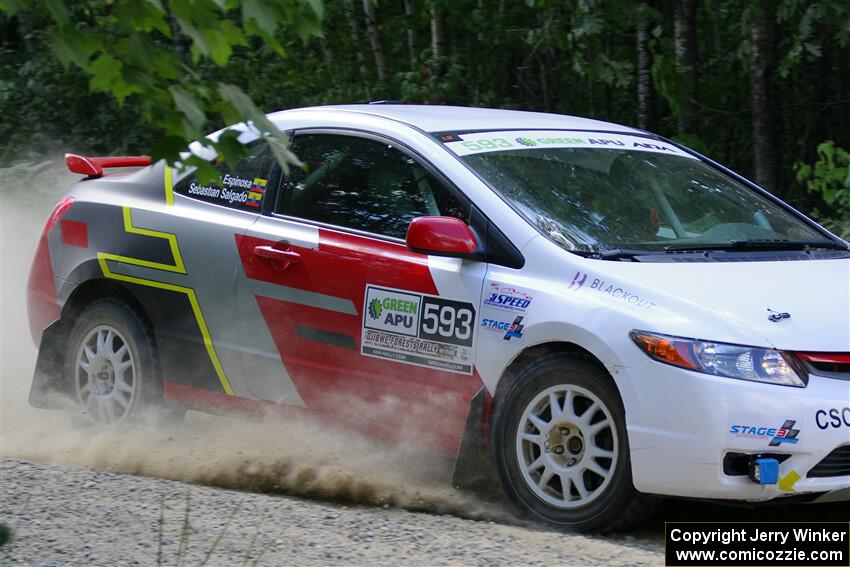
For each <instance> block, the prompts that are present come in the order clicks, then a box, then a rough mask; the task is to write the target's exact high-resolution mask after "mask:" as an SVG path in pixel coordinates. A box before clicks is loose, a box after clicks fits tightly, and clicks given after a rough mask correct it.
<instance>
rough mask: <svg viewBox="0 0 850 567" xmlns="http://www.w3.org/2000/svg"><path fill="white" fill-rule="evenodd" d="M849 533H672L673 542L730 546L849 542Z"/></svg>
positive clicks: (756, 530)
mask: <svg viewBox="0 0 850 567" xmlns="http://www.w3.org/2000/svg"><path fill="white" fill-rule="evenodd" d="M846 538H847V531H846V530H845V531H841V530H828V529H822V530H813V529H811V528H794V529H788V530H765V529H760V528H749V529H748V528H740V529H728V530H724V529H716V530H710V531H690V530H686V529H681V528H674V529H673V530H671V531H670V539H671V540H672V541H687V542H690V543H721V544H723V545H728V544H729V543H731V542H734V541H772V542H777V543H782V544H785V543H787V542H788V540H789V539H791V541H792V542H806V541H808V542H813V541H814V542H818V541H847V539H846Z"/></svg>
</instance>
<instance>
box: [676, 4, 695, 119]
mask: <svg viewBox="0 0 850 567" xmlns="http://www.w3.org/2000/svg"><path fill="white" fill-rule="evenodd" d="M696 8H697V4H696V0H678V1H677V2H676V3H675V8H674V11H673V36H674V44H675V49H676V73H678V75H679V80H680V81H681V91H680V97H679V98H680V100H679V113H678V116H677V119H678V132H679V135H683V134H692V133H693V132H694V129H695V126H696V117H695V110H694V109H695V104H694V103H695V102H696V25H695V21H696Z"/></svg>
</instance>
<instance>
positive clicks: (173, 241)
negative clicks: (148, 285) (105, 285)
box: [109, 207, 186, 274]
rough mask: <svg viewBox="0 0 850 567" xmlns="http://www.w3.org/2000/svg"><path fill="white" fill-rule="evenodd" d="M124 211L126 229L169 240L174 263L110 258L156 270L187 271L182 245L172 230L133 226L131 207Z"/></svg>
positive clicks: (120, 257) (132, 232)
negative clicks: (163, 230)
mask: <svg viewBox="0 0 850 567" xmlns="http://www.w3.org/2000/svg"><path fill="white" fill-rule="evenodd" d="M123 211H124V230H126V231H127V232H129V233H131V234H141V235H142V236H152V237H154V238H164V239H166V240H168V246H169V248H171V255H172V256H173V257H174V265H173V266H172V265H169V264H161V263H159V262H151V261H148V260H140V259H138V258H125V257H123V256H116V255H114V254H109V259H110V260H115V261H116V262H125V263H127V264H133V265H135V266H144V267H145V268H153V269H154V270H165V271H167V272H177V273H178V274H185V273H186V266H185V265H184V264H183V257H182V256H181V255H180V247H179V246H177V235H175V234H171V233H170V232H160V231H158V230H150V229H147V228H137V227H135V226H133V217H132V215H131V213H130V207H123Z"/></svg>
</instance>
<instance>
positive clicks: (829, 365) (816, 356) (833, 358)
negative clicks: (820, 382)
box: [797, 352, 850, 380]
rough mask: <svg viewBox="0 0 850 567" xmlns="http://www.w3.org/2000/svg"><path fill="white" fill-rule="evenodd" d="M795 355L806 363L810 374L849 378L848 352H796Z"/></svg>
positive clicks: (849, 357)
mask: <svg viewBox="0 0 850 567" xmlns="http://www.w3.org/2000/svg"><path fill="white" fill-rule="evenodd" d="M797 356H798V357H799V358H800V360H802V361H803V364H805V365H806V367H807V369H808V371H809V373H810V374H815V375H816V376H824V377H826V378H838V379H839V380H850V353H846V352H798V353H797Z"/></svg>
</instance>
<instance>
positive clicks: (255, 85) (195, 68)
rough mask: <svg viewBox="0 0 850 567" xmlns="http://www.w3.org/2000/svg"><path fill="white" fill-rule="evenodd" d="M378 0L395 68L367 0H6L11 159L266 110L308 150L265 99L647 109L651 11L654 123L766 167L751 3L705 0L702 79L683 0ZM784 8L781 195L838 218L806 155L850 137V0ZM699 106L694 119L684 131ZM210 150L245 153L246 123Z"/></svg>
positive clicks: (739, 162)
mask: <svg viewBox="0 0 850 567" xmlns="http://www.w3.org/2000/svg"><path fill="white" fill-rule="evenodd" d="M373 3H374V6H375V13H376V18H377V22H376V24H377V25H376V26H374V32H375V33H376V34H377V40H378V43H379V44H380V45H381V46H382V50H383V52H384V54H385V59H386V80H385V81H383V82H379V81H378V80H377V72H376V64H375V59H374V56H373V52H372V49H371V42H370V38H369V33H370V32H369V28H368V26H367V25H366V18H365V15H364V13H363V9H362V8H363V4H362V1H361V0H346V1H336V2H327V3H326V4H323V3H322V2H320V1H319V0H87V1H86V2H67V1H66V2H63V1H61V0H34V1H27V2H25V1H23V0H0V31H2V33H1V34H0V113H2V115H3V120H2V121H0V161H8V160H11V159H13V158H14V159H29V160H31V161H38V160H40V159H43V155H44V154H45V153H47V152H53V151H56V150H62V151H75V152H79V153H86V152H94V153H113V154H117V153H125V152H145V153H148V152H150V153H151V154H152V155H154V156H155V157H166V158H167V159H169V160H175V159H177V157H178V155H179V153H180V152H182V151H184V150H185V148H186V145H187V142H188V141H190V140H195V139H198V140H201V141H203V136H204V135H205V134H206V133H207V132H210V131H212V130H215V129H218V128H221V127H224V126H225V125H227V124H230V123H232V122H238V121H244V120H253V121H254V122H255V125H256V126H257V127H258V129H260V130H261V131H263V132H264V133H265V135H266V137H267V138H268V139H269V140H270V141H271V143H272V145H273V148H274V149H275V152H276V155H277V156H278V157H279V158H280V159H282V160H285V161H287V162H289V163H294V162H295V160H294V156H292V155H291V154H289V153H288V150H287V147H286V142H285V138H284V137H283V136H282V135H281V134H280V133H277V132H275V131H274V130H273V126H271V125H270V124H268V123H267V121H265V118H264V116H263V113H264V112H269V111H273V110H278V109H284V108H289V107H299V106H309V105H317V104H334V103H351V102H365V101H368V100H379V99H389V100H402V101H405V102H415V103H429V104H460V105H471V106H491V107H501V108H517V109H524V110H540V111H548V112H558V113H564V114H573V115H578V116H588V117H593V118H599V119H603V120H611V121H614V122H620V123H625V124H635V123H636V122H637V116H638V102H637V73H638V59H637V54H636V49H635V48H636V31H637V28H638V25H639V24H641V23H642V24H646V25H647V26H648V30H649V32H650V33H649V50H650V52H651V55H652V61H651V65H652V67H651V78H652V81H651V83H652V86H653V89H654V93H653V98H654V101H653V102H651V109H650V110H651V114H652V115H653V118H654V119H653V120H650V122H649V127H650V129H652V130H654V131H657V132H658V133H660V134H662V135H665V136H667V137H671V138H675V139H676V140H677V141H681V142H683V143H685V144H686V145H689V146H691V147H693V148H694V149H696V150H698V151H700V152H701V153H704V154H706V155H708V156H710V157H712V158H714V159H716V160H717V161H719V162H721V163H724V164H726V165H729V166H730V167H731V168H733V169H735V170H738V171H741V172H742V173H743V174H744V175H748V176H752V171H753V167H752V162H753V154H754V152H753V147H752V145H753V140H752V127H751V124H752V119H753V116H752V114H751V98H750V96H751V93H750V82H749V78H750V77H749V74H750V71H751V66H752V55H753V54H752V45H751V44H750V40H751V31H752V30H751V25H752V22H753V19H754V17H753V16H754V13H755V10H754V8H753V6H754V4H753V3H752V2H746V1H744V0H724V1H722V2H721V1H718V0H697V9H696V16H695V21H694V33H695V45H696V61H695V73H694V75H695V77H696V79H695V82H696V84H695V85H692V84H690V81H691V80H692V79H691V78H690V77H689V76H688V75H687V74H684V73H680V72H679V71H678V70H677V66H676V50H675V42H674V29H673V21H674V18H673V16H674V8H675V6H676V5H678V3H676V2H642V1H637V2H636V1H634V0H525V1H522V2H520V1H507V0H412V5H413V7H414V12H413V14H412V15H406V14H405V12H404V3H402V2H387V1H385V0H382V1H377V0H373ZM432 7H433V8H434V9H435V10H436V14H437V15H438V16H439V20H438V21H439V22H441V23H442V30H443V34H442V42H441V43H442V50H441V55H440V57H436V56H435V54H434V53H433V52H432V29H433V28H432V24H433V23H434V21H433V15H434V13H435V12H432ZM770 18H771V25H772V26H773V33H772V38H773V40H772V42H771V45H772V46H773V48H774V53H773V67H772V68H773V69H775V72H774V73H773V76H772V77H771V96H772V100H771V105H772V110H773V116H772V122H771V124H772V126H773V129H774V137H775V142H776V152H775V161H776V163H777V164H779V165H778V168H779V169H780V171H778V172H777V173H778V176H779V180H778V183H777V185H778V187H777V190H779V191H781V194H782V196H783V197H784V198H787V199H789V200H791V201H792V202H793V203H794V204H795V205H796V206H798V207H800V208H802V209H804V210H813V209H817V210H819V211H820V210H823V211H825V214H831V215H832V216H833V217H835V216H836V214H837V213H835V212H833V210H834V209H835V207H834V205H832V204H829V203H827V202H826V201H825V198H826V196H828V195H831V194H829V193H824V192H819V191H809V190H808V189H807V187H806V185H805V184H804V183H803V182H802V181H798V180H797V177H796V176H795V172H794V168H793V164H794V163H796V162H805V163H814V162H815V161H816V160H817V159H819V157H818V156H816V155H815V148H816V145H817V143H819V142H820V141H822V140H827V139H830V140H834V141H835V146H836V148H838V147H841V148H850V120H848V119H847V116H850V74H848V73H847V69H848V68H850V3H848V2H846V1H843V2H842V1H838V0H810V1H806V2H804V1H802V0H776V1H775V2H772V3H771V10H770ZM409 32H413V36H412V40H413V49H412V52H411V51H410V47H409V44H408V41H409V40H411V36H409V35H408V33H409ZM372 39H375V38H372ZM686 107H687V108H686ZM685 111H687V112H689V113H691V117H692V118H693V120H692V124H693V126H692V127H691V131H690V132H685V133H683V134H681V135H680V133H679V131H678V119H679V118H680V115H683V113H684V112H685ZM204 143H207V144H209V142H204ZM215 149H216V151H218V153H219V154H220V155H221V156H223V157H224V158H225V159H227V160H232V159H236V158H238V156H239V155H241V153H240V152H241V151H242V150H241V147H240V145H239V144H238V143H237V141H236V139H235V136H234V135H232V134H227V135H224V136H222V137H221V138H219V139H218V141H217V143H216V144H215ZM202 173H203V172H202ZM207 174H209V175H212V171H211V168H210V169H209V170H207Z"/></svg>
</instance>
